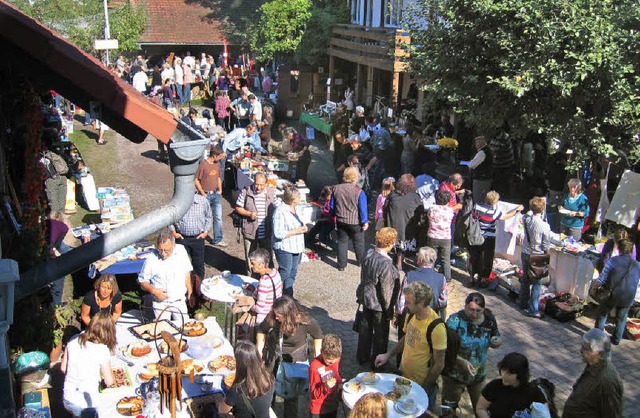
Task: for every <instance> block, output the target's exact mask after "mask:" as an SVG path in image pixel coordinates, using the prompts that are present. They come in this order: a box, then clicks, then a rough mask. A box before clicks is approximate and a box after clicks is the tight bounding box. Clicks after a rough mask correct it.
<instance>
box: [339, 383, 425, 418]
mask: <svg viewBox="0 0 640 418" xmlns="http://www.w3.org/2000/svg"><path fill="white" fill-rule="evenodd" d="M365 375H366V373H360V374H359V375H358V376H356V377H354V378H353V379H351V380H350V382H361V380H362V377H363V376H365ZM376 376H379V377H380V379H379V380H378V381H377V382H375V383H374V384H362V387H363V388H364V389H363V390H362V391H360V392H358V393H350V392H348V391H347V390H343V391H342V400H343V401H344V404H345V405H346V406H347V408H349V409H353V406H354V405H355V404H356V402H357V401H358V399H360V398H361V397H362V396H364V395H366V394H367V393H374V392H380V393H382V394H383V395H385V394H387V393H389V392H391V391H393V390H394V386H393V383H394V382H395V380H396V379H397V378H398V377H400V376H398V375H397V374H391V373H376ZM407 396H409V397H410V398H412V399H413V400H414V401H415V404H416V407H417V409H416V410H415V413H414V414H405V413H401V412H399V411H397V410H396V408H395V402H393V401H391V400H387V417H388V418H394V417H398V418H400V417H419V416H420V415H422V414H424V413H425V412H426V410H427V408H428V407H429V397H428V396H427V392H425V390H424V389H423V388H422V386H420V385H419V384H417V383H416V382H411V392H410V393H409V395H407ZM403 398H404V397H403ZM401 399H402V398H401Z"/></svg>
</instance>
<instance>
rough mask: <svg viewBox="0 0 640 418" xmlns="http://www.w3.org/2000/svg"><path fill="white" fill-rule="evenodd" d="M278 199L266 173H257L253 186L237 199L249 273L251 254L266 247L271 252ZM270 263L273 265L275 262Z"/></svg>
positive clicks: (237, 210) (236, 209) (237, 209)
mask: <svg viewBox="0 0 640 418" xmlns="http://www.w3.org/2000/svg"><path fill="white" fill-rule="evenodd" d="M278 200H279V199H276V196H275V190H274V189H273V187H267V176H266V175H265V174H264V173H257V174H256V175H255V178H254V183H253V186H251V187H249V188H246V189H244V190H243V191H242V192H241V193H240V195H239V196H238V199H237V200H236V207H235V211H236V213H238V214H239V215H240V216H242V217H243V220H242V235H243V237H244V251H245V260H246V262H247V272H248V273H249V274H251V271H252V270H251V264H250V262H249V254H251V253H252V252H253V251H254V250H256V249H257V248H265V249H267V250H268V251H269V253H270V254H271V229H272V216H273V211H274V210H275V206H276V202H277V201H278ZM270 260H271V258H270ZM269 265H271V266H273V262H270V263H269Z"/></svg>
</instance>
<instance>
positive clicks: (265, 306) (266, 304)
mask: <svg viewBox="0 0 640 418" xmlns="http://www.w3.org/2000/svg"><path fill="white" fill-rule="evenodd" d="M270 261H271V253H270V252H269V251H268V250H267V249H265V248H258V249H257V250H255V251H254V252H252V253H251V254H249V262H250V263H251V270H253V272H254V273H257V274H259V275H260V281H259V282H258V287H257V288H256V289H255V291H254V292H253V297H254V299H255V300H256V304H255V305H253V307H252V308H251V310H252V311H253V312H255V313H256V314H257V316H256V325H259V324H261V323H262V321H264V318H265V317H266V316H267V315H268V314H269V312H271V308H272V307H273V302H274V301H275V300H276V299H278V298H279V297H280V296H282V279H281V278H280V273H278V270H277V269H275V268H273V267H269V263H270Z"/></svg>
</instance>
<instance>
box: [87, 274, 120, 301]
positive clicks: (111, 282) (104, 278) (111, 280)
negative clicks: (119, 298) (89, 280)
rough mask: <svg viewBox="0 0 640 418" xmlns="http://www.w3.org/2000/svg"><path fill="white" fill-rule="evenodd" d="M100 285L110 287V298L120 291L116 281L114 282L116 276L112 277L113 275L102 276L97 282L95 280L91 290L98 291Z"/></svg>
mask: <svg viewBox="0 0 640 418" xmlns="http://www.w3.org/2000/svg"><path fill="white" fill-rule="evenodd" d="M102 283H106V284H108V285H109V286H111V297H112V298H113V297H114V296H115V295H117V294H118V292H119V291H120V289H119V288H118V281H117V280H116V276H114V275H113V274H103V275H102V276H100V277H98V280H96V282H95V283H94V284H93V288H94V289H96V290H98V291H99V290H100V285H102Z"/></svg>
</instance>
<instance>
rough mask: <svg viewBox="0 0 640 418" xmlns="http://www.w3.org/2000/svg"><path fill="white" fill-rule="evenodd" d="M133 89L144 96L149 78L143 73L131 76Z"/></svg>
mask: <svg viewBox="0 0 640 418" xmlns="http://www.w3.org/2000/svg"><path fill="white" fill-rule="evenodd" d="M131 84H133V87H134V88H135V89H136V90H138V91H139V92H140V93H142V94H145V93H146V92H147V84H149V77H147V74H146V73H145V72H144V71H138V72H137V73H135V74H134V75H133V81H132V83H131Z"/></svg>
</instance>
